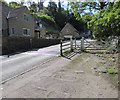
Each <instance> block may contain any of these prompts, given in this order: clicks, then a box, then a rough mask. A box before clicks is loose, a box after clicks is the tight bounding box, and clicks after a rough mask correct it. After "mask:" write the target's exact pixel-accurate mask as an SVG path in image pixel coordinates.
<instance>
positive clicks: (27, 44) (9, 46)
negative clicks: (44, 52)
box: [2, 37, 60, 54]
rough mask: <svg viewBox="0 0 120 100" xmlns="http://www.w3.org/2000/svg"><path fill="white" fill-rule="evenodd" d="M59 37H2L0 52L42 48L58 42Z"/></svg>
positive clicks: (8, 52)
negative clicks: (0, 50)
mask: <svg viewBox="0 0 120 100" xmlns="http://www.w3.org/2000/svg"><path fill="white" fill-rule="evenodd" d="M59 43H60V40H59V39H36V38H30V37H5V38H2V54H10V53H14V52H19V51H26V50H29V49H33V48H42V47H47V46H51V45H56V44H59Z"/></svg>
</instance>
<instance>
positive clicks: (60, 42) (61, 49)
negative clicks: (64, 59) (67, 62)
mask: <svg viewBox="0 0 120 100" xmlns="http://www.w3.org/2000/svg"><path fill="white" fill-rule="evenodd" d="M60 55H61V56H63V53H62V40H61V41H60Z"/></svg>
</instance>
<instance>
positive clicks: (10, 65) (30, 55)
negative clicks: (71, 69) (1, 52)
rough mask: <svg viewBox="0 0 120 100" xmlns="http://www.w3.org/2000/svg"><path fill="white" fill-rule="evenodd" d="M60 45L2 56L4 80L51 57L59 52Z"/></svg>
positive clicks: (1, 63)
mask: <svg viewBox="0 0 120 100" xmlns="http://www.w3.org/2000/svg"><path fill="white" fill-rule="evenodd" d="M59 47H60V45H54V46H50V47H45V48H41V49H37V50H31V51H27V52H23V53H19V54H15V55H11V56H9V57H8V56H7V55H5V56H1V62H0V65H1V66H0V67H1V68H0V69H2V70H1V71H2V77H1V76H0V80H1V79H2V82H3V81H5V80H6V79H9V78H11V77H13V76H15V75H18V74H20V73H22V72H24V71H26V70H28V69H30V68H33V67H35V66H38V65H40V64H41V63H43V62H45V61H47V60H48V59H50V58H51V57H53V56H55V55H57V54H59V53H60V52H59Z"/></svg>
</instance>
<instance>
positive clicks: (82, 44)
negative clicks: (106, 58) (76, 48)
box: [81, 37, 85, 51]
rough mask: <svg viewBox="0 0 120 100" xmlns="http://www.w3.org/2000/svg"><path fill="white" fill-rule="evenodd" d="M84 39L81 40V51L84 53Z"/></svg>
mask: <svg viewBox="0 0 120 100" xmlns="http://www.w3.org/2000/svg"><path fill="white" fill-rule="evenodd" d="M84 49H85V48H84V37H82V39H81V50H82V51H84Z"/></svg>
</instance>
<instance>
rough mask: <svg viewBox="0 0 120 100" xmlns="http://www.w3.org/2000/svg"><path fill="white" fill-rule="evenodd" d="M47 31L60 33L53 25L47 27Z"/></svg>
mask: <svg viewBox="0 0 120 100" xmlns="http://www.w3.org/2000/svg"><path fill="white" fill-rule="evenodd" d="M46 33H50V34H58V33H59V30H57V29H56V28H53V27H47V28H46Z"/></svg>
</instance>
